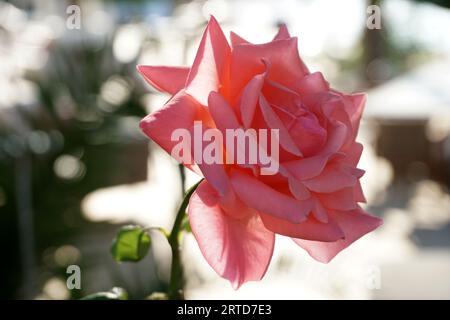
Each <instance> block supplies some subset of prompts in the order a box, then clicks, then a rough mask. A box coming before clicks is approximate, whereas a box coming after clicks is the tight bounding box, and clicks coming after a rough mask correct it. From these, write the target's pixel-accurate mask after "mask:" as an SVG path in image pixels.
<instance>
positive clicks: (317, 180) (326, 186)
mask: <svg viewBox="0 0 450 320" xmlns="http://www.w3.org/2000/svg"><path fill="white" fill-rule="evenodd" d="M354 173H355V174H354ZM358 173H359V172H358ZM356 180H357V177H356V172H353V171H350V170H348V168H347V169H346V168H345V167H344V166H343V165H337V164H332V165H328V166H327V167H326V168H325V169H324V170H323V171H322V172H321V173H320V174H319V175H318V176H316V177H314V178H312V179H309V180H305V181H303V183H304V184H305V186H307V187H308V189H309V190H311V191H314V192H320V193H331V192H335V191H338V190H341V189H343V188H347V187H353V186H354V185H355V184H356Z"/></svg>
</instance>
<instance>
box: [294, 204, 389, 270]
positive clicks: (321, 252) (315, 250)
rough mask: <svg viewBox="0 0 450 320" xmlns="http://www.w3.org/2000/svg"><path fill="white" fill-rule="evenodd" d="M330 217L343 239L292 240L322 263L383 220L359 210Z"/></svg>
mask: <svg viewBox="0 0 450 320" xmlns="http://www.w3.org/2000/svg"><path fill="white" fill-rule="evenodd" d="M332 216H333V218H334V219H335V220H336V222H337V223H338V224H339V226H340V228H341V229H342V230H343V231H344V234H345V238H344V239H341V240H338V241H336V242H320V241H309V240H301V239H293V240H294V241H295V243H297V244H298V245H299V246H300V247H302V248H303V249H305V250H306V251H307V252H308V253H309V255H310V256H311V257H313V258H314V259H316V260H317V261H319V262H323V263H328V262H330V261H331V260H332V259H333V258H334V257H335V256H336V255H337V254H338V253H339V252H341V251H342V250H343V249H345V248H347V247H348V246H349V245H350V244H352V243H353V242H354V241H356V240H358V239H359V238H361V237H362V236H364V235H365V234H366V233H369V232H371V231H373V230H375V229H376V228H378V227H379V226H380V225H381V224H382V223H383V220H381V219H380V218H377V217H374V216H371V215H369V214H367V213H366V212H364V211H363V210H362V209H361V208H358V209H356V210H353V211H349V212H337V213H334V214H333V215H332Z"/></svg>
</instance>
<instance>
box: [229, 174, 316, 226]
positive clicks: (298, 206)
mask: <svg viewBox="0 0 450 320" xmlns="http://www.w3.org/2000/svg"><path fill="white" fill-rule="evenodd" d="M230 181H231V185H232V186H233V189H234V191H235V192H236V194H237V196H238V197H239V198H240V199H241V200H242V201H243V202H244V203H245V204H246V205H248V206H249V207H251V208H253V209H255V210H257V211H259V212H261V213H266V214H269V215H272V216H274V217H277V218H280V219H285V220H288V221H290V222H293V223H300V222H302V221H305V220H306V215H307V214H308V213H309V212H310V211H311V209H312V205H313V203H312V201H311V200H310V199H308V200H305V201H300V200H297V199H295V198H293V197H290V196H288V195H286V194H284V193H281V192H278V191H276V190H275V189H272V188H271V187H269V186H267V185H265V184H264V183H262V182H261V181H259V180H258V179H255V178H254V177H251V176H249V175H246V174H245V173H242V172H240V171H238V170H233V171H232V172H231V175H230Z"/></svg>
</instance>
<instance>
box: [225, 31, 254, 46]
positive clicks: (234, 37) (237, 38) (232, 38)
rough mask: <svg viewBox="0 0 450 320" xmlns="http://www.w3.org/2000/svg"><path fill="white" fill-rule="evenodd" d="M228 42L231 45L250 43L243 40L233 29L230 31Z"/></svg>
mask: <svg viewBox="0 0 450 320" xmlns="http://www.w3.org/2000/svg"><path fill="white" fill-rule="evenodd" d="M230 42H231V46H232V47H234V46H237V45H238V44H251V43H250V42H249V41H247V40H245V39H244V38H242V37H241V36H240V35H238V34H237V33H234V32H233V31H231V32H230Z"/></svg>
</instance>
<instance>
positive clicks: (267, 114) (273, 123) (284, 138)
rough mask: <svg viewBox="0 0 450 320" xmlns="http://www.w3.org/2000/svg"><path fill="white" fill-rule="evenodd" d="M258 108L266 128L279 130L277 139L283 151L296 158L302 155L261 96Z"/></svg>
mask: <svg viewBox="0 0 450 320" xmlns="http://www.w3.org/2000/svg"><path fill="white" fill-rule="evenodd" d="M259 106H260V108H261V112H262V115H263V118H264V120H265V121H266V123H267V126H268V127H269V128H270V129H278V130H279V138H280V141H279V142H280V145H281V146H282V147H283V149H284V150H286V151H289V152H290V153H292V154H294V155H296V156H302V153H301V152H300V150H299V149H298V147H297V145H296V144H295V142H294V141H293V140H292V138H291V136H290V134H289V131H288V130H287V128H286V127H285V126H284V124H283V122H282V121H281V119H280V118H279V117H278V115H277V114H276V113H275V112H274V111H273V110H272V107H271V106H270V105H269V104H268V102H267V100H266V99H265V98H264V96H263V95H260V96H259Z"/></svg>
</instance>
